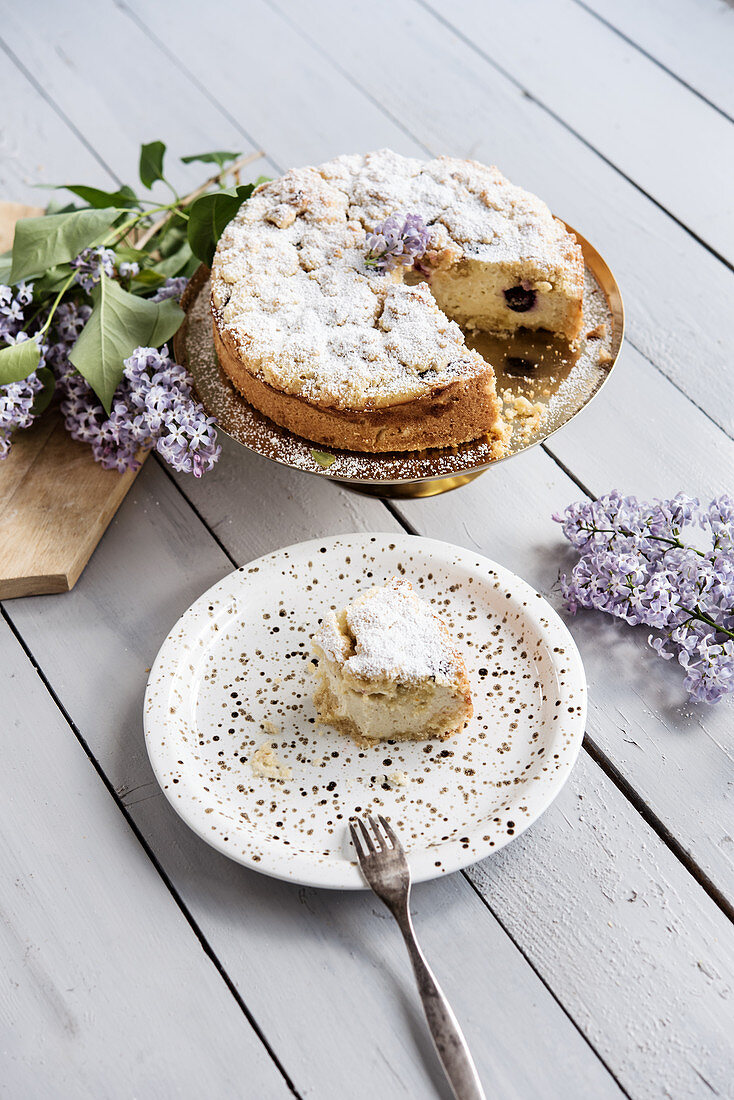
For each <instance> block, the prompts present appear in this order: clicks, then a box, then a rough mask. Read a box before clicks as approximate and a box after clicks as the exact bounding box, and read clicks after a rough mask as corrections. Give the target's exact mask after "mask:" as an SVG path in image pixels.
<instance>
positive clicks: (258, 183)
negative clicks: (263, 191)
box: [255, 176, 273, 187]
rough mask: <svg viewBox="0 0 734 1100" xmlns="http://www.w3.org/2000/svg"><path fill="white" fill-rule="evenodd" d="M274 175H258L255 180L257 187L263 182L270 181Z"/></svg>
mask: <svg viewBox="0 0 734 1100" xmlns="http://www.w3.org/2000/svg"><path fill="white" fill-rule="evenodd" d="M272 178H273V177H272V176H258V177H257V179H256V180H255V187H259V186H260V184H261V183H270V181H271V180H272Z"/></svg>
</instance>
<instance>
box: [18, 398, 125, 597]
mask: <svg viewBox="0 0 734 1100" xmlns="http://www.w3.org/2000/svg"><path fill="white" fill-rule="evenodd" d="M145 457H146V456H143V458H145ZM137 473H138V471H137V470H127V471H126V472H125V473H124V474H118V473H117V472H116V471H115V470H103V469H102V467H101V466H100V465H99V464H98V463H97V462H95V461H94V459H93V457H92V452H91V450H90V449H89V447H88V446H87V445H86V444H84V443H75V442H74V440H73V439H72V438H71V437H70V436H69V433H68V432H67V431H66V429H65V427H64V423H63V420H62V419H61V414H60V412H59V411H58V409H57V408H51V409H49V410H48V411H47V412H46V413H45V414H44V415H43V417H42V418H41V419H40V420H39V421H38V423H37V424H35V425H34V426H33V427H32V428H29V429H28V430H26V431H22V432H18V433H17V436H16V438H15V440H14V441H13V446H12V447H11V450H10V454H9V455H8V457H7V458H6V459H4V460H3V462H2V465H0V508H1V509H2V511H0V599H4V600H6V599H10V598H11V597H18V596H36V595H38V594H39V593H42V592H68V591H69V589H70V588H73V587H74V585H75V584H76V582H77V580H78V579H79V575H80V574H81V571H82V569H83V568H84V566H85V565H86V564H87V562H88V561H89V559H90V557H91V556H92V554H93V552H94V549H95V547H96V545H97V543H98V542H99V540H100V539H101V537H102V535H103V534H104V531H105V530H106V528H107V525H108V523H109V522H110V520H111V519H112V517H113V516H114V514H115V512H116V511H117V509H118V507H119V506H120V504H121V502H122V500H123V499H124V497H125V494H126V493H127V491H128V490H129V488H130V486H131V485H132V483H133V482H134V480H135V478H136V477H137Z"/></svg>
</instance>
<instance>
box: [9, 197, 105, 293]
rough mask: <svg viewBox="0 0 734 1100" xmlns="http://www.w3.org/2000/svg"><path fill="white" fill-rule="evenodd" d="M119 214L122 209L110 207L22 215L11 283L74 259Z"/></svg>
mask: <svg viewBox="0 0 734 1100" xmlns="http://www.w3.org/2000/svg"><path fill="white" fill-rule="evenodd" d="M119 215H120V211H119V210H115V209H107V210H76V211H74V212H73V213H71V214H44V215H43V216H42V217H40V218H21V220H20V221H19V222H18V223H17V224H16V226H15V240H14V241H13V266H12V269H11V271H10V276H9V277H10V282H11V283H18V282H20V281H21V279H28V278H30V277H31V276H32V275H41V274H43V272H44V271H47V270H48V269H49V268H50V267H54V266H55V265H56V264H63V263H67V262H68V261H69V260H73V259H74V257H75V256H78V255H79V253H80V252H81V251H82V249H83V248H86V247H87V245H90V244H93V243H94V242H95V241H96V240H97V239H98V238H99V237H100V236H101V235H102V233H104V231H105V230H106V229H109V227H110V226H111V225H112V223H113V222H114V221H115V220H116V219H117V218H118V217H119Z"/></svg>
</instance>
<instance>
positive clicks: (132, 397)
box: [61, 347, 221, 477]
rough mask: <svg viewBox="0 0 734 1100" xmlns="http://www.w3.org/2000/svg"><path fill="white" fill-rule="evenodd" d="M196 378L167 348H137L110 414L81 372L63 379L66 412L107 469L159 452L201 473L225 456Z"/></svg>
mask: <svg viewBox="0 0 734 1100" xmlns="http://www.w3.org/2000/svg"><path fill="white" fill-rule="evenodd" d="M192 385H193V379H192V378H191V377H190V375H188V374H187V373H186V371H185V370H184V368H183V367H181V366H179V364H178V363H174V362H173V361H172V360H171V359H170V357H169V355H168V351H167V349H166V348H165V347H164V348H162V349H161V351H156V349H155V348H136V350H135V351H134V352H133V354H132V355H131V356H130V357H129V359H126V360H125V370H124V377H123V380H122V382H121V383H120V385H119V386H118V387H117V390H116V391H115V396H114V399H113V403H112V412H111V413H110V415H109V417H108V416H107V415H106V414H105V411H104V409H103V408H102V406H101V405H100V404H99V402H98V400H97V398H96V396H95V394H94V391H93V390H92V389H91V388H90V386H89V385H88V384H87V383H86V382H85V380H84V379H83V378H82V377H81V375H79V374H77V373H76V372H75V371H73V370H69V371H68V372H67V373H66V374H65V375H64V376H63V378H62V389H63V391H64V397H63V399H62V402H61V412H62V414H63V416H64V421H65V424H66V428H67V430H68V431H69V432H70V434H71V436H72V438H73V439H78V440H80V441H82V442H84V443H89V444H91V447H92V453H93V455H94V457H95V459H96V460H97V462H99V463H101V465H102V466H104V467H105V469H114V470H118V471H120V472H123V471H124V470H129V469H133V470H134V469H137V467H138V465H139V463H138V460H137V453H138V451H139V450H141V449H143V450H149V449H152V448H155V450H156V451H157V452H158V453H159V454H160V455H161V457H162V458H163V459H164V460H165V461H166V462H167V463H168V464H169V465H170V466H172V467H173V469H174V470H179V471H181V472H183V473H193V474H194V476H195V477H201V475H202V474H203V473H205V472H206V471H207V470H211V468H212V467H213V465H214V463H215V462H216V461H217V459H218V458H219V455H220V453H221V447H220V446H219V445H218V444H217V433H216V430H215V428H214V423H215V421H214V418H213V417H211V416H207V415H206V412H205V410H204V409H203V407H202V406H201V405H200V404H198V402H197V401H195V400H194V398H193V397H192V396H191V388H192Z"/></svg>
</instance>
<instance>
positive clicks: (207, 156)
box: [181, 152, 242, 168]
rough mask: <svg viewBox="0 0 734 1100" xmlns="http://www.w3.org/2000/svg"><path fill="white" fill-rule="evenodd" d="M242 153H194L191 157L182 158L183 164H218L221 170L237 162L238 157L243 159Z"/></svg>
mask: <svg viewBox="0 0 734 1100" xmlns="http://www.w3.org/2000/svg"><path fill="white" fill-rule="evenodd" d="M241 156H242V153H223V152H220V153H194V154H193V156H190V157H181V163H182V164H194V163H195V162H197V163H199V164H216V165H217V166H218V167H219V168H224V166H225V164H229V163H231V161H233V160H237V157H241Z"/></svg>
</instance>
